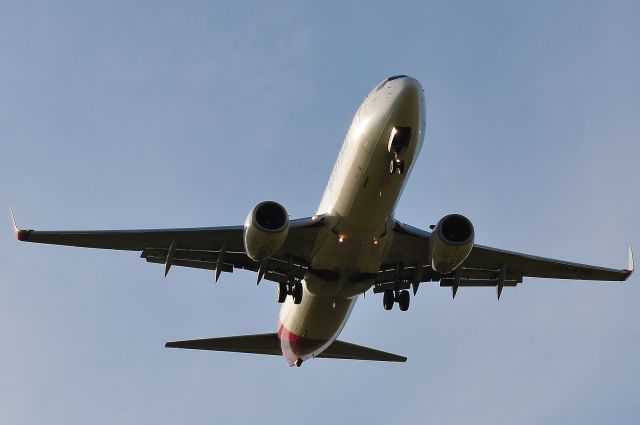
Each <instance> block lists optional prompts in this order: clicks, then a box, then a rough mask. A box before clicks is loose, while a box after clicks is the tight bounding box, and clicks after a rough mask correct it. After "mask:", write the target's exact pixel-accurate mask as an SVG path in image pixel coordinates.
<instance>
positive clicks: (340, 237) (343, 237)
mask: <svg viewBox="0 0 640 425" xmlns="http://www.w3.org/2000/svg"><path fill="white" fill-rule="evenodd" d="M346 238H347V237H346V236H345V235H343V234H342V233H341V234H339V235H338V243H342V242H344V240H345V239H346Z"/></svg>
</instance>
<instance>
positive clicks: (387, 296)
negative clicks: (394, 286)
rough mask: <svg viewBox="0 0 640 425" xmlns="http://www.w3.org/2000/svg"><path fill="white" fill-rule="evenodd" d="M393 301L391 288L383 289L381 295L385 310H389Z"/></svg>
mask: <svg viewBox="0 0 640 425" xmlns="http://www.w3.org/2000/svg"><path fill="white" fill-rule="evenodd" d="M394 303H395V300H394V296H393V291H392V290H391V289H387V290H386V291H384V295H383V296H382V306H383V307H384V309H385V310H391V309H392V308H393V304H394Z"/></svg>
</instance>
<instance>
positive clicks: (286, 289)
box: [276, 282, 302, 304]
mask: <svg viewBox="0 0 640 425" xmlns="http://www.w3.org/2000/svg"><path fill="white" fill-rule="evenodd" d="M287 295H291V296H292V297H293V303H294V304H300V303H301V302H302V282H295V283H293V284H286V283H279V284H278V288H277V289H276V300H277V301H278V303H280V304H282V303H283V302H284V301H285V300H286V299H287Z"/></svg>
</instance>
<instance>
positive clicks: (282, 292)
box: [276, 283, 289, 304]
mask: <svg viewBox="0 0 640 425" xmlns="http://www.w3.org/2000/svg"><path fill="white" fill-rule="evenodd" d="M287 292H289V291H287V285H285V284H284V283H279V284H278V289H277V290H276V300H277V301H278V303H279V304H282V303H283V302H284V300H286V299H287Z"/></svg>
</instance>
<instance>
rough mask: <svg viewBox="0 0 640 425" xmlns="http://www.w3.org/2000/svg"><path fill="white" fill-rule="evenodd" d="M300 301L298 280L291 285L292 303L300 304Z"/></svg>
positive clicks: (300, 289)
mask: <svg viewBox="0 0 640 425" xmlns="http://www.w3.org/2000/svg"><path fill="white" fill-rule="evenodd" d="M301 302H302V283H300V282H298V283H296V284H295V285H293V303H294V304H300V303H301Z"/></svg>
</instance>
